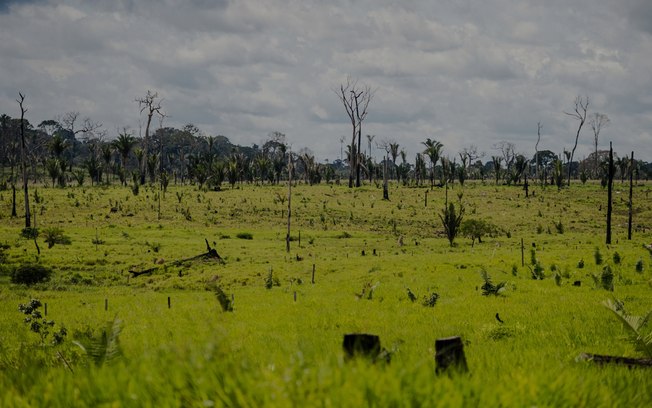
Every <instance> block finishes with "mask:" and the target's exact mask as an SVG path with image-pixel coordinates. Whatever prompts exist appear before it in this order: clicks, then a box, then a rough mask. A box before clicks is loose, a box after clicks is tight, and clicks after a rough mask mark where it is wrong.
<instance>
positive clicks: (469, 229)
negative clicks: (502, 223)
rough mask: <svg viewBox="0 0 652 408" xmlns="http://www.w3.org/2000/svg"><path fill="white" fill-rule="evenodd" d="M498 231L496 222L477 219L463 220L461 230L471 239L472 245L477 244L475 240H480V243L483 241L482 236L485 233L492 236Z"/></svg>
mask: <svg viewBox="0 0 652 408" xmlns="http://www.w3.org/2000/svg"><path fill="white" fill-rule="evenodd" d="M497 231H498V227H496V226H495V225H494V224H492V223H490V222H488V221H485V220H477V219H468V220H464V221H463V222H462V225H461V227H460V232H461V233H462V235H464V236H465V237H467V238H470V239H471V246H473V245H474V244H475V240H476V239H477V240H478V243H482V237H484V236H485V235H489V236H492V235H494V234H495V233H496V232H497Z"/></svg>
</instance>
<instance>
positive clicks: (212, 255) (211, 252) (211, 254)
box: [129, 238, 225, 278]
mask: <svg viewBox="0 0 652 408" xmlns="http://www.w3.org/2000/svg"><path fill="white" fill-rule="evenodd" d="M204 241H206V252H204V253H203V254H199V255H195V256H192V257H190V258H185V259H179V260H177V261H174V262H171V263H170V265H172V266H179V265H183V264H185V263H187V262H193V261H206V260H215V261H217V262H219V263H221V264H224V263H225V262H224V259H222V257H221V256H220V254H218V253H217V250H216V249H215V248H212V247H211V246H210V244H209V243H208V239H205V238H204ZM159 268H161V266H155V267H153V268H149V269H144V270H142V271H134V270H130V271H129V273H131V274H132V276H133V277H134V278H135V277H137V276H140V275H149V274H151V273H152V272H154V271H156V270H158V269H159Z"/></svg>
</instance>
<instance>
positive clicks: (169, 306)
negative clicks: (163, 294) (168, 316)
mask: <svg viewBox="0 0 652 408" xmlns="http://www.w3.org/2000/svg"><path fill="white" fill-rule="evenodd" d="M171 307H172V305H171V304H170V297H169V296H168V309H170V308H171Z"/></svg>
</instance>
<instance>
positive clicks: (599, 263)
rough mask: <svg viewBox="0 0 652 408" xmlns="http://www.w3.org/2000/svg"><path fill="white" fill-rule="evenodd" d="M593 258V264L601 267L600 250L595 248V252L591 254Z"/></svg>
mask: <svg viewBox="0 0 652 408" xmlns="http://www.w3.org/2000/svg"><path fill="white" fill-rule="evenodd" d="M593 258H595V264H596V265H602V254H601V253H600V248H597V247H596V248H595V252H594V253H593Z"/></svg>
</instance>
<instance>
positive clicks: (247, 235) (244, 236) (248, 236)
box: [236, 232, 254, 239]
mask: <svg viewBox="0 0 652 408" xmlns="http://www.w3.org/2000/svg"><path fill="white" fill-rule="evenodd" d="M236 237H238V238H240V239H254V236H253V234H252V233H251V232H238V234H237V235H236Z"/></svg>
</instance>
